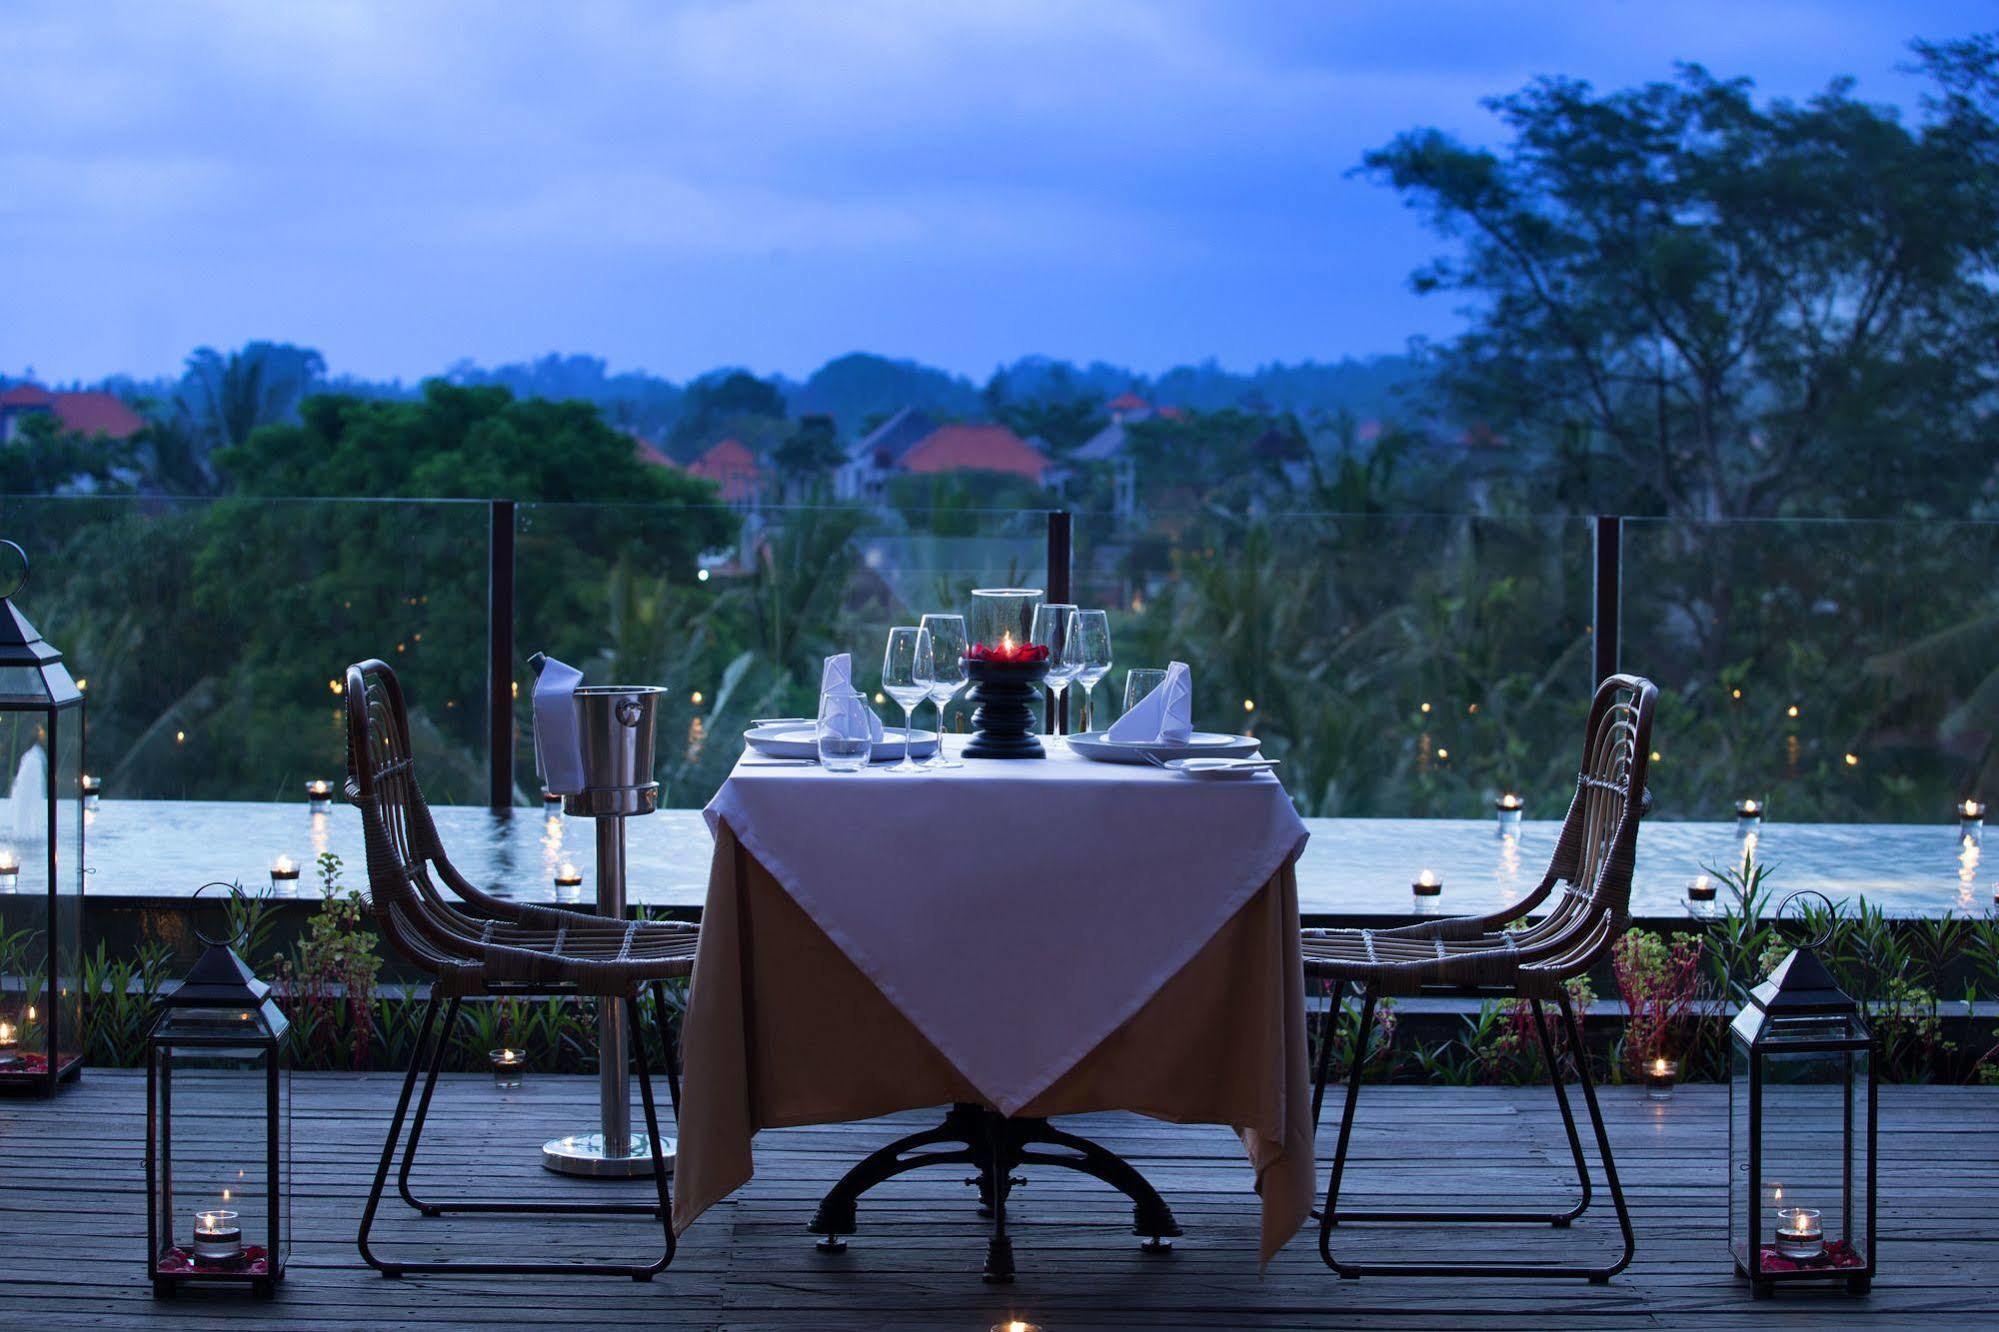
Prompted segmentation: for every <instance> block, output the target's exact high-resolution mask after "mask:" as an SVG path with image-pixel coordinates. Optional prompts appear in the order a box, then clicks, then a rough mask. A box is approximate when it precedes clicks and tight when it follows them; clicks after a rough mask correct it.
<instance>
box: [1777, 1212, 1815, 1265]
mask: <svg viewBox="0 0 1999 1332" xmlns="http://www.w3.org/2000/svg"><path fill="white" fill-rule="evenodd" d="M1777 1252H1778V1253H1779V1254H1780V1255H1782V1256H1783V1257H1785V1258H1790V1259H1793V1260H1796V1261H1801V1262H1809V1261H1811V1260H1813V1259H1817V1258H1823V1257H1825V1229H1824V1227H1823V1226H1822V1225H1821V1224H1820V1220H1819V1214H1818V1210H1817V1209H1816V1208H1812V1207H1785V1208H1782V1209H1780V1210H1779V1211H1778V1213H1777Z"/></svg>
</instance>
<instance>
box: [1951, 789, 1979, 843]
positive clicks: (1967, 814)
mask: <svg viewBox="0 0 1999 1332" xmlns="http://www.w3.org/2000/svg"><path fill="white" fill-rule="evenodd" d="M1984 829H1985V802H1984V801H1983V800H1974V799H1972V798H1971V797H1969V796H1966V797H1965V798H1964V799H1963V800H1960V801H1958V803H1957V830H1958V831H1959V832H1961V833H1964V834H1967V835H1968V836H1972V837H1976V836H1978V835H1979V834H1980V833H1981V832H1983V831H1984Z"/></svg>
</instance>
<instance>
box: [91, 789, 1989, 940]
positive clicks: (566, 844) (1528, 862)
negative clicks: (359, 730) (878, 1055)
mask: <svg viewBox="0 0 1999 1332" xmlns="http://www.w3.org/2000/svg"><path fill="white" fill-rule="evenodd" d="M433 812H434V814H435V815H436V819H437V827H438V833H439V835H440V836H441V837H442V838H443V839H444V844H445V846H446V848H447V849H448V850H449V852H450V854H451V857H452V860H453V863H455V864H456V865H457V866H458V868H459V869H460V870H461V871H462V872H464V873H465V874H466V875H467V877H469V878H470V879H471V880H472V881H473V882H474V883H477V884H480V885H482V886H485V887H488V888H490V889H492V890H493V891H495V892H496V893H498V894H499V895H501V896H505V897H509V898H514V899H518V900H526V901H565V902H584V903H587V902H592V901H594V900H595V892H596V889H595V865H594V864H593V857H594V854H595V851H594V846H595V837H594V833H593V830H592V829H591V827H590V821H589V820H587V819H581V818H569V817H566V816H563V815H560V814H556V815H552V816H550V815H544V814H543V813H542V812H541V811H539V810H534V809H519V810H516V811H514V812H513V813H511V814H510V815H495V814H494V813H492V812H491V811H489V810H487V809H485V808H483V807H476V806H462V805H460V806H443V807H439V808H437V809H435V810H434V811H433ZM85 818H86V820H87V826H86V831H85V853H84V859H85V864H86V873H87V875H88V878H87V881H86V892H87V893H88V894H89V895H90V896H92V897H96V898H106V897H127V898H130V897H181V896H187V895H189V894H192V893H193V892H194V890H195V889H196V888H198V887H199V886H200V885H202V884H204V883H207V882H209V881H210V880H223V881H237V882H240V883H242V884H243V885H244V886H245V887H264V886H267V885H269V883H270V865H271V862H272V860H274V859H275V858H276V857H278V856H280V855H288V856H290V857H291V858H292V859H294V860H295V861H297V862H299V864H300V865H301V867H302V869H303V873H302V874H301V876H300V878H299V879H298V880H297V884H296V888H295V892H296V894H297V895H299V896H302V897H317V896H319V882H318V875H317V872H316V866H315V861H316V859H317V857H318V856H319V855H320V853H322V852H326V851H331V852H333V853H334V854H336V855H338V856H339V857H340V858H341V860H342V862H343V882H345V883H347V884H350V885H354V886H365V885H364V880H365V878H366V862H365V859H364V857H363V853H362V844H361V819H360V815H359V814H358V813H357V812H356V811H355V810H354V809H352V808H350V807H348V806H346V805H336V806H335V807H334V809H333V811H332V812H331V813H329V814H311V813H309V812H308V811H307V808H306V806H305V804H304V802H303V801H300V802H297V803H285V804H257V803H249V802H241V801H226V802H225V801H193V800H187V801H174V800H105V801H104V802H103V803H102V805H101V807H100V808H99V809H97V810H95V811H93V812H91V813H89V814H87V815H85ZM1305 822H1306V826H1307V827H1308V828H1309V829H1310V830H1311V834H1312V838H1311V842H1310V844H1309V845H1308V846H1307V848H1306V850H1305V854H1304V857H1303V859H1302V860H1301V861H1300V863H1299V866H1298V892H1299V906H1300V907H1301V909H1303V910H1304V911H1306V912H1309V913H1321V912H1323V913H1333V914H1340V915H1407V914H1409V913H1410V911H1411V910H1412V906H1411V902H1412V896H1411V893H1410V890H1409V885H1410V882H1411V881H1412V880H1414V879H1415V878H1416V876H1417V874H1418V873H1420V872H1421V871H1422V870H1425V869H1428V870H1432V871H1434V872H1435V873H1436V874H1437V875H1438V876H1439V877H1441V878H1442V879H1443V882H1444V890H1443V893H1442V895H1441V896H1440V897H1439V898H1436V899H1431V900H1432V901H1434V902H1436V903H1437V909H1438V910H1441V911H1444V912H1448V913H1451V914H1461V913H1466V912H1474V911H1482V910H1487V909H1491V908H1494V907H1497V906H1500V905H1503V904H1506V903H1509V902H1513V901H1517V900H1518V899H1519V898H1520V897H1522V896H1524V895H1525V894H1527V893H1529V892H1531V891H1532V890H1533V888H1534V885H1535V884H1536V883H1538V882H1539V881H1540V879H1541V876H1542V874H1543V873H1544V872H1545V871H1546V868H1547V863H1548V857H1549V855H1550V853H1551V852H1552V850H1553V848H1554V843H1555V836H1556V833H1557V831H1558V829H1559V827H1560V825H1559V824H1558V823H1555V822H1551V821H1539V822H1528V823H1525V824H1523V825H1522V826H1521V829H1520V832H1519V835H1518V836H1517V837H1501V836H1500V835H1499V834H1498V832H1497V830H1496V827H1495V825H1494V824H1493V822H1491V821H1489V820H1480V819H1307V820H1306V821H1305ZM1755 836H1756V853H1757V856H1758V858H1759V859H1760V860H1761V861H1762V863H1763V864H1765V865H1766V866H1768V867H1769V868H1770V869H1771V870H1772V873H1771V876H1770V879H1769V884H1770V889H1771V891H1772V894H1773V905H1774V898H1775V897H1781V896H1782V895H1783V894H1784V893H1786V892H1789V891H1791V890H1793V889H1799V888H1813V889H1816V890H1818V891H1820V892H1823V893H1825V894H1826V895H1827V896H1828V897H1831V898H1833V899H1834V900H1835V901H1838V900H1840V899H1842V898H1845V899H1851V898H1857V897H1861V896H1865V897H1866V898H1867V900H1868V901H1869V902H1871V903H1873V904H1874V905H1875V906H1878V907H1880V908H1882V909H1884V910H1886V911H1887V912H1888V913H1889V914H1891V915H1896V916H1936V915H1946V914H1973V915H1976V914H1983V913H1985V912H1987V911H1989V910H1990V909H1991V908H1992V904H1993V892H1994V887H1995V880H1999V856H1995V863H1994V865H1993V866H1990V867H1986V866H1982V865H1981V864H1980V858H1981V851H1982V847H1981V845H1980V843H1979V841H1978V840H1976V839H1971V838H1963V837H1960V836H1959V834H1958V832H1957V828H1956V826H1955V825H1954V824H1953V825H1950V826H1935V825H1919V824H1830V823H1808V824H1795V823H1793V824H1785V823H1773V824H1765V825H1764V826H1763V828H1762V829H1761V831H1760V832H1759V833H1757V834H1755ZM627 843H628V847H629V864H630V868H629V877H630V884H629V895H630V899H631V900H632V901H633V902H637V903H644V904H647V905H653V906H699V905H700V904H701V902H702V900H703V898H704V897H705V896H706V893H707V887H708V859H709V854H710V851H711V850H712V848H713V845H714V843H713V841H712V840H711V839H710V837H709V835H708V829H707V827H706V825H705V824H704V823H703V822H702V820H701V814H700V811H698V810H690V809H673V810H661V811H659V812H658V813H656V814H651V815H648V816H646V817H643V818H635V819H631V820H629V821H628V827H627ZM1743 848H1744V839H1743V838H1742V837H1741V836H1739V835H1738V834H1737V832H1736V828H1735V825H1734V824H1733V823H1669V822H1664V821H1661V822H1655V823H1648V824H1646V825H1645V826H1644V827H1643V829H1642V830H1641V832H1640V834H1639V843H1638V869H1637V874H1636V876H1635V879H1634V883H1633V892H1632V913H1633V914H1634V915H1637V916H1645V917H1675V916H1681V915H1684V914H1685V913H1686V911H1687V910H1688V908H1687V903H1686V885H1687V882H1688V880H1690V879H1691V878H1693V877H1694V876H1695V875H1696V874H1699V873H1702V872H1704V871H1707V870H1711V869H1713V868H1716V867H1721V866H1730V865H1734V864H1736V863H1738V862H1739V861H1740V860H1741V857H1742V853H1743ZM565 864H568V865H573V866H574V867H575V869H576V870H577V871H578V872H579V873H580V877H581V880H582V881H581V883H580V884H579V885H578V886H576V887H575V888H565V889H561V890H558V889H557V888H556V886H555V882H554V881H555V877H556V872H557V871H558V870H559V869H561V868H562V867H563V866H564V865H565Z"/></svg>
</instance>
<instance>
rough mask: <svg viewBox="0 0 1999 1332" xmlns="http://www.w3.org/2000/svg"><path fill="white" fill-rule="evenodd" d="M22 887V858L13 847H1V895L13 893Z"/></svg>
mask: <svg viewBox="0 0 1999 1332" xmlns="http://www.w3.org/2000/svg"><path fill="white" fill-rule="evenodd" d="M20 886H21V858H20V857H19V856H17V855H15V854H14V848H13V847H11V846H0V893H11V892H13V891H14V890H15V889H17V888H19V887H20Z"/></svg>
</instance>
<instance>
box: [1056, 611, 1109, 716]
mask: <svg viewBox="0 0 1999 1332" xmlns="http://www.w3.org/2000/svg"><path fill="white" fill-rule="evenodd" d="M1062 657H1063V660H1065V661H1068V662H1072V663H1074V665H1075V668H1076V683H1078V684H1080V685H1082V686H1083V729H1084V730H1085V731H1087V730H1089V729H1090V728H1091V727H1092V726H1094V725H1095V724H1096V720H1097V719H1096V715H1095V714H1096V708H1095V707H1094V704H1095V702H1096V698H1095V695H1096V689H1097V682H1098V681H1100V680H1102V679H1103V678H1104V677H1105V676H1106V675H1109V674H1110V673H1111V620H1110V616H1109V615H1107V614H1105V613H1104V612H1103V611H1100V610H1079V611H1077V612H1076V615H1075V620H1074V627H1073V628H1071V629H1070V631H1069V641H1068V642H1066V643H1064V644H1063V645H1062Z"/></svg>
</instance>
